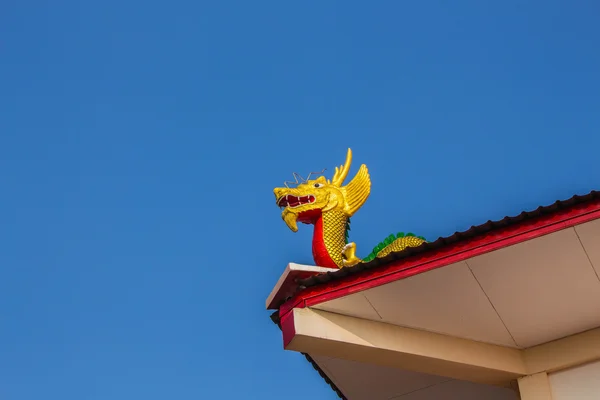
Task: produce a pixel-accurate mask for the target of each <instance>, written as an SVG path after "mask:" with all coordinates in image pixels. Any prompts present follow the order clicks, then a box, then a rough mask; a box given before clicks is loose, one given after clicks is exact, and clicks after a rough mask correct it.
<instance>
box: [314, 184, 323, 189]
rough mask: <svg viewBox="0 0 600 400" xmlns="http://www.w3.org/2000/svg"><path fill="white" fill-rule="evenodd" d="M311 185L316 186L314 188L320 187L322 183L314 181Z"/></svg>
mask: <svg viewBox="0 0 600 400" xmlns="http://www.w3.org/2000/svg"><path fill="white" fill-rule="evenodd" d="M313 186H314V187H316V188H320V187H323V184H322V183H315V184H314V185H313Z"/></svg>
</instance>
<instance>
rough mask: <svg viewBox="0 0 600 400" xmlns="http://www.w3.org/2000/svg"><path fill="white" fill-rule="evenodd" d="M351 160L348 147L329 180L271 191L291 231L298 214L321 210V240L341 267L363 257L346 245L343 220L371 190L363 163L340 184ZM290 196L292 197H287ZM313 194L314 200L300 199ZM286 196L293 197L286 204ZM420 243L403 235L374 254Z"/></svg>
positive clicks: (320, 177) (367, 173)
mask: <svg viewBox="0 0 600 400" xmlns="http://www.w3.org/2000/svg"><path fill="white" fill-rule="evenodd" d="M351 163H352V150H350V149H348V153H347V154H346V162H345V163H344V164H343V165H341V166H340V167H336V168H335V173H334V175H333V178H332V179H331V180H327V179H326V178H325V177H324V176H319V177H318V178H317V179H313V180H306V181H303V182H302V183H300V184H299V185H298V186H297V187H295V188H288V187H285V188H282V187H280V188H275V189H274V191H273V192H274V194H275V197H276V201H277V203H278V205H281V204H283V205H284V207H283V211H282V214H281V216H282V218H283V220H284V221H285V223H286V225H287V226H288V227H289V228H290V229H291V230H292V231H294V232H296V231H297V230H298V227H297V220H298V216H299V215H300V214H302V213H304V212H307V211H312V210H321V215H322V216H323V241H324V242H325V248H326V249H327V252H328V253H329V256H330V257H331V259H332V260H333V261H334V262H335V263H336V265H337V266H339V267H340V268H342V267H349V266H354V265H356V264H358V263H360V262H361V261H362V260H361V259H360V258H358V257H356V244H355V243H349V244H348V245H346V244H345V242H346V239H345V235H346V222H347V221H348V218H350V217H351V216H353V215H354V214H355V213H356V212H357V211H358V210H359V209H360V208H361V207H362V206H363V204H365V202H366V201H367V198H368V197H369V194H370V193H371V178H370V176H369V171H368V169H367V166H366V165H364V164H363V165H361V166H360V168H359V170H358V172H357V173H356V175H355V176H354V178H353V179H352V180H351V181H350V182H349V183H348V185H346V186H342V185H343V184H344V181H345V179H346V177H347V176H348V172H349V171H350V165H351ZM288 196H292V197H288ZM309 196H312V197H311V199H312V198H314V201H312V202H309V201H304V202H301V201H299V200H298V199H304V200H306V199H307V198H309ZM287 199H294V200H293V201H291V202H290V203H286V200H287ZM421 243H423V240H422V239H419V238H417V237H412V236H408V237H403V238H399V239H396V240H395V241H394V242H392V243H391V244H390V245H389V246H387V247H385V248H384V249H382V250H381V251H380V252H379V253H378V254H377V257H383V256H386V255H388V254H389V253H390V252H393V251H394V252H395V251H401V250H404V249H405V248H406V247H409V246H418V245H420V244H421Z"/></svg>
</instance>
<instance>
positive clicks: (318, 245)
mask: <svg viewBox="0 0 600 400" xmlns="http://www.w3.org/2000/svg"><path fill="white" fill-rule="evenodd" d="M312 251H313V258H314V259H315V263H317V265H318V266H319V267H327V268H339V267H338V266H337V264H336V263H335V261H333V260H332V259H331V257H330V256H329V252H328V251H327V248H326V247H325V241H324V239H323V217H322V216H319V219H317V221H316V223H315V231H314V233H313V242H312Z"/></svg>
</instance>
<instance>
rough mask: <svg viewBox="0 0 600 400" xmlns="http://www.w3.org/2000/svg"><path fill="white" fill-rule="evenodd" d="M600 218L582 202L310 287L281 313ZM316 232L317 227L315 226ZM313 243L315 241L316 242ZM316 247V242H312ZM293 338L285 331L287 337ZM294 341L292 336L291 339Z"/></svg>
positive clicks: (597, 208)
mask: <svg viewBox="0 0 600 400" xmlns="http://www.w3.org/2000/svg"><path fill="white" fill-rule="evenodd" d="M598 218H600V201H598V200H596V201H593V202H590V203H587V204H580V205H577V206H574V207H572V208H568V209H564V210H560V211H557V212H554V213H552V214H549V215H546V216H542V217H539V218H536V219H533V220H527V221H524V222H522V223H518V224H515V225H512V226H509V227H506V228H500V229H497V230H494V231H491V232H488V233H487V234H483V235H481V236H478V237H474V238H471V239H467V240H464V241H460V242H457V243H456V244H453V245H448V246H446V247H443V248H441V249H438V250H433V251H428V252H425V253H422V254H420V255H415V256H413V257H408V258H406V259H404V260H399V261H397V262H392V263H390V264H388V265H384V266H380V267H376V268H374V269H371V270H365V271H362V272H360V273H357V274H355V275H351V276H348V277H347V278H344V279H339V280H336V281H333V282H330V283H328V284H323V285H318V286H314V287H310V288H308V289H305V290H303V291H301V292H300V293H298V294H297V295H296V296H295V297H294V298H292V299H290V300H289V301H288V302H286V303H285V304H283V305H282V306H281V307H280V309H279V314H280V316H281V317H282V318H283V317H285V316H287V315H291V314H292V313H291V312H290V311H291V310H292V309H293V308H304V307H310V306H314V305H316V304H319V303H323V302H325V301H329V300H333V299H337V298H340V297H343V296H347V295H349V294H352V293H356V292H360V291H363V290H367V289H371V288H373V287H376V286H380V285H384V284H386V283H390V282H393V281H396V280H399V279H404V278H407V277H409V276H413V275H416V274H421V273H423V272H426V271H430V270H433V269H435V268H440V267H443V266H446V265H450V264H454V263H456V262H459V261H463V260H466V259H469V258H472V257H475V256H477V255H481V254H484V253H488V252H490V251H494V250H498V249H501V248H503V247H507V246H511V245H514V244H517V243H521V242H524V241H527V240H530V239H533V238H536V237H540V236H544V235H547V234H549V233H553V232H556V231H559V230H562V229H565V228H569V227H573V226H575V225H579V224H582V223H584V222H588V221H592V220H595V219H598ZM315 233H316V229H315ZM313 243H314V242H313ZM313 248H314V245H313ZM290 335H291V337H293V334H291V333H289V332H288V333H286V332H285V331H284V338H285V337H288V338H289V337H290ZM290 340H291V339H290Z"/></svg>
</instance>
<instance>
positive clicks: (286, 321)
mask: <svg viewBox="0 0 600 400" xmlns="http://www.w3.org/2000/svg"><path fill="white" fill-rule="evenodd" d="M279 323H280V324H281V332H282V333H283V348H284V349H286V348H287V347H288V345H289V344H290V342H291V341H292V339H293V338H294V336H296V327H295V326H294V313H293V312H290V313H287V314H286V315H284V316H283V317H281V319H280V320H279Z"/></svg>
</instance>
